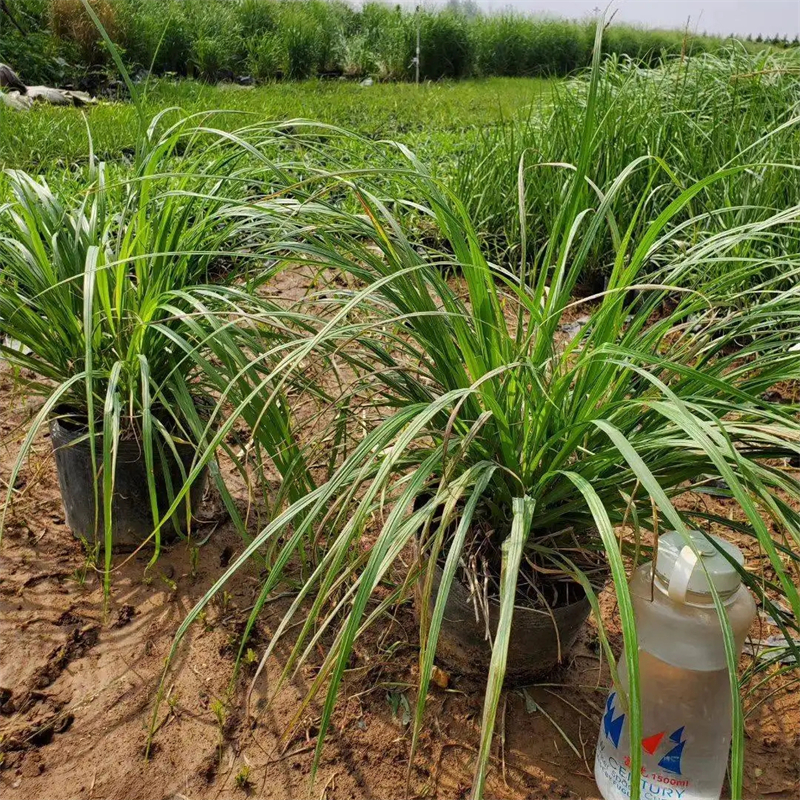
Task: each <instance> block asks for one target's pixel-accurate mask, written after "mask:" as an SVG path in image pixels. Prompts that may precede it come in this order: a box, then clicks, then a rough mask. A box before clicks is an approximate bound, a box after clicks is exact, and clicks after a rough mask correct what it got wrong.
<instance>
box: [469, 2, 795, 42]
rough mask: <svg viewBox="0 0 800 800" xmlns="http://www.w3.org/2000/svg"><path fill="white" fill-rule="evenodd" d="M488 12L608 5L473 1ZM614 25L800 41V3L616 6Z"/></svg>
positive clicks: (567, 12) (576, 12)
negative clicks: (776, 35) (772, 37)
mask: <svg viewBox="0 0 800 800" xmlns="http://www.w3.org/2000/svg"><path fill="white" fill-rule="evenodd" d="M477 2H478V5H479V6H480V7H481V8H483V9H486V10H493V11H500V10H502V9H504V8H513V9H515V10H518V11H524V12H529V13H540V14H541V13H547V14H553V15H556V16H559V17H568V18H576V17H583V16H586V15H589V14H591V13H592V11H593V9H595V8H598V7H599V8H601V9H602V8H603V7H604V6H605V5H606V3H607V0H477ZM613 8H616V9H618V11H617V15H616V17H615V20H619V21H624V22H632V23H636V24H640V25H645V26H647V27H651V28H684V27H685V26H686V21H687V19H688V20H689V26H690V28H691V29H692V30H695V31H697V32H698V33H702V32H703V31H707V32H708V33H716V34H721V35H723V36H726V35H727V34H729V33H733V34H735V35H737V36H746V35H747V34H748V33H751V34H753V36H755V35H756V34H759V33H761V34H762V35H765V36H766V35H769V36H775V34H779V35H780V36H784V35H786V36H788V37H789V38H790V39H792V38H794V37H795V36H798V35H800V0H616V2H614V3H613V4H612V9H613Z"/></svg>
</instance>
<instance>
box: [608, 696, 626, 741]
mask: <svg viewBox="0 0 800 800" xmlns="http://www.w3.org/2000/svg"><path fill="white" fill-rule="evenodd" d="M616 696H617V693H616V692H611V694H610V695H609V696H608V700H606V713H605V716H604V717H603V730H604V731H605V734H606V737H608V738H609V739H611V741H612V742H613V743H614V747H619V737H620V736H621V735H622V723H623V722H625V715H624V714H620V715H619V716H618V717H616V719H615V718H614V698H615V697H616Z"/></svg>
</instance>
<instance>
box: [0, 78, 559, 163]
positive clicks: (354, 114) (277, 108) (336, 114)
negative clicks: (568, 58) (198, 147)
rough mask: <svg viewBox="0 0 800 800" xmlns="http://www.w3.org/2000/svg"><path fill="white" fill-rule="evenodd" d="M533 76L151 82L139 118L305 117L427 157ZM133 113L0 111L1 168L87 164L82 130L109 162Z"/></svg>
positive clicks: (533, 98)
mask: <svg viewBox="0 0 800 800" xmlns="http://www.w3.org/2000/svg"><path fill="white" fill-rule="evenodd" d="M549 86H550V82H549V81H547V80H544V79H538V78H491V79H487V80H475V81H461V82H457V83H435V84H424V85H422V86H420V87H417V86H414V85H413V84H407V83H387V84H376V85H374V86H371V87H362V86H360V85H358V84H357V83H353V82H346V81H316V80H315V81H307V82H304V83H280V84H269V85H263V86H258V87H255V88H243V87H239V86H231V85H224V84H221V85H216V86H211V85H208V84H204V83H200V82H197V81H190V80H185V81H180V82H169V81H156V82H154V83H152V84H151V85H150V87H149V89H148V91H147V96H146V99H145V108H146V114H147V116H148V117H151V116H152V115H154V114H156V113H157V112H158V111H160V110H161V109H165V108H170V107H179V108H181V109H183V110H184V111H185V112H188V113H195V112H202V111H209V110H212V109H217V110H219V109H222V110H226V111H233V112H241V113H232V114H223V115H217V116H216V117H215V125H216V126H218V127H225V128H227V129H234V128H238V127H242V126H243V125H247V124H248V122H249V121H265V120H286V119H293V118H306V119H313V120H317V121H320V122H326V123H331V124H334V125H339V126H342V127H345V128H350V129H352V130H356V131H358V132H359V133H362V134H364V135H366V136H370V137H373V138H398V139H401V140H403V141H404V142H406V143H408V144H409V145H411V146H412V147H414V148H415V149H416V150H417V151H418V152H419V153H420V155H422V156H423V157H426V156H427V157H428V158H435V157H436V156H437V155H441V154H442V153H446V152H448V151H450V150H452V149H458V144H459V137H461V141H462V142H463V137H464V136H465V135H466V134H468V133H469V132H470V131H480V130H483V129H485V128H486V127H487V126H491V125H494V124H496V123H498V122H500V121H502V120H503V119H506V118H508V117H509V116H510V115H513V114H515V113H518V112H520V111H523V112H524V111H525V109H526V107H527V106H529V105H531V104H535V103H537V102H539V101H540V100H541V99H542V97H543V96H546V95H547V94H548V93H549V92H548V87H549ZM136 124H137V123H136V113H135V109H134V108H133V106H132V105H130V104H128V103H102V104H100V105H98V106H95V107H92V108H89V109H88V110H86V111H82V110H79V109H64V108H53V107H44V106H37V107H36V108H34V109H33V110H31V111H30V112H27V113H20V112H13V111H9V110H8V109H5V108H3V107H0V164H1V165H2V166H3V167H4V168H13V169H24V170H27V171H29V172H33V173H47V174H53V173H54V172H55V173H59V172H60V171H61V170H63V169H65V168H66V169H69V168H70V167H71V166H73V165H80V164H82V163H84V162H86V161H87V159H88V153H89V140H88V131H87V128H88V129H90V130H91V135H92V140H93V143H94V149H95V153H96V154H97V156H98V157H100V158H102V159H104V160H107V161H115V160H118V159H120V158H121V157H123V156H124V154H125V153H126V152H128V151H130V149H131V148H133V146H134V141H135V136H136Z"/></svg>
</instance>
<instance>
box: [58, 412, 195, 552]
mask: <svg viewBox="0 0 800 800" xmlns="http://www.w3.org/2000/svg"><path fill="white" fill-rule="evenodd" d="M85 436H86V429H85V428H84V427H82V426H81V425H80V424H73V423H72V422H71V421H70V420H69V418H68V417H65V416H64V415H63V413H62V415H60V416H59V418H57V419H52V420H51V422H50V439H51V441H52V445H53V453H54V455H55V459H56V470H57V472H58V485H59V487H60V489H61V499H62V501H63V503H64V511H65V514H66V520H67V525H69V527H70V529H71V530H72V532H73V533H74V534H75V536H76V537H77V538H83V539H86V540H87V541H88V542H90V543H94V542H95V500H94V475H93V473H92V457H91V451H90V444H89V440H88V439H86V438H83V439H82V441H78V440H79V439H81V438H82V437H85ZM95 442H96V447H97V460H98V468H100V467H101V465H102V437H100V436H97V437H96V438H95ZM176 449H177V451H178V455H179V457H180V460H181V462H182V464H183V467H184V470H185V471H186V473H187V474H188V472H189V471H190V469H191V464H192V460H193V459H194V456H195V452H196V450H195V448H194V447H193V446H192V445H188V444H178V445H176ZM154 462H155V463H154V468H155V473H156V474H155V479H156V496H157V500H158V511H159V514H161V515H162V516H163V515H164V514H165V513H166V512H167V511H168V510H169V507H170V505H171V504H172V501H171V499H170V497H169V491H168V489H167V481H166V480H165V475H167V474H168V475H169V478H170V481H171V484H172V488H173V491H178V490H179V489H180V487H181V486H183V478H182V476H181V471H180V467H179V465H178V462H177V461H176V459H175V456H174V455H173V454H172V453H171V452H169V453H168V454H167V455H166V456H165V457H164V459H163V460H162V459H161V458H160V457H159V454H158V452H157V450H156V452H154ZM164 462H166V464H165V463H164ZM206 481H207V471H206V470H203V472H202V474H201V475H199V476H198V478H197V480H195V482H194V483H193V484H192V487H191V489H190V490H189V503H190V507H191V509H192V511H193V512H194V511H196V510H197V509H198V508H199V507H200V504H201V502H202V500H203V493H204V492H205V486H206ZM98 501H99V505H100V508H99V514H98V517H99V518H98V520H97V526H96V530H97V538H98V539H99V542H100V544H101V546H102V544H103V541H104V533H103V532H104V522H103V484H102V479H101V480H100V483H99V484H98ZM111 525H112V543H113V544H112V548H113V549H114V550H133V549H136V548H137V547H139V546H140V545H141V544H142V542H144V541H145V540H146V539H147V538H148V537H150V535H151V534H152V532H153V517H152V513H151V510H150V494H149V491H148V488H147V470H146V466H145V459H144V451H143V450H142V447H141V444H140V443H139V442H135V441H120V442H119V445H118V451H117V468H116V475H115V480H114V497H113V500H112V503H111ZM176 528H180V529H181V531H183V532H185V531H186V507H185V505H184V504H181V506H180V507H179V509H178V511H176V512H175V514H173V516H172V519H171V520H170V521H169V522H168V523H167V524H165V525H164V526H162V528H161V540H162V542H163V541H170V540H172V541H174V540H175V539H176V538H178V532H177V530H176Z"/></svg>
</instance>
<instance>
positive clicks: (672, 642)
mask: <svg viewBox="0 0 800 800" xmlns="http://www.w3.org/2000/svg"><path fill="white" fill-rule="evenodd" d="M691 538H692V541H693V543H694V546H695V549H696V551H697V553H699V557H700V559H702V562H703V565H704V566H705V568H706V570H707V572H708V575H706V572H705V571H704V570H703V567H702V566H701V565H700V560H699V559H698V556H697V554H696V553H695V550H693V549H692V548H691V547H689V546H688V545H687V544H686V540H685V538H684V537H683V536H682V535H681V534H679V533H677V532H671V533H667V534H665V535H664V536H662V537H661V538H660V539H659V542H658V555H657V559H656V568H655V576H653V564H652V562H648V563H647V564H643V565H642V566H641V567H639V569H637V570H636V572H635V573H634V575H633V578H632V579H631V583H630V590H631V600H632V603H633V610H634V614H635V617H636V631H637V634H638V639H639V677H640V688H641V705H642V742H641V754H642V772H641V778H640V781H641V793H640V797H641V798H642V800H718V798H719V796H720V794H721V792H722V783H723V780H724V778H725V769H726V766H727V763H728V751H729V748H730V742H731V696H730V678H729V675H728V670H727V667H726V663H725V650H724V644H723V638H722V626H721V625H720V620H719V618H718V616H717V611H716V608H715V607H714V601H713V598H712V596H711V592H710V588H709V580H711V581H713V584H714V586H715V587H716V589H717V591H718V592H719V594H720V597H721V598H722V600H723V603H724V606H725V611H726V612H727V615H728V619H729V620H730V624H731V628H732V630H733V635H734V638H735V642H736V648H737V653H738V654H741V652H742V647H743V646H744V640H745V638H746V636H747V632H748V631H749V629H750V626H751V624H752V623H753V619H754V618H755V614H756V606H755V602H754V601H753V598H752V597H751V595H750V593H749V592H748V591H747V589H746V588H745V587H744V586H742V585H741V579H740V576H739V573H738V572H737V571H736V570H735V568H734V567H733V566H732V565H731V563H730V562H729V561H728V560H727V559H726V558H725V557H724V556H723V555H721V554H720V553H719V552H718V551H717V549H716V548H715V547H714V546H713V545H712V544H711V543H710V542H709V541H708V539H707V538H706V537H705V536H704V535H703V534H701V533H697V532H694V533H692V534H691ZM711 538H713V539H714V541H715V542H716V543H717V545H718V546H719V547H720V548H722V549H723V550H724V551H725V552H726V553H728V554H729V556H730V557H732V558H733V559H735V560H736V562H738V563H739V564H742V563H743V562H744V559H743V557H742V554H741V552H740V551H739V550H738V549H737V548H736V547H734V546H733V545H731V544H728V543H727V542H724V541H723V540H722V539H719V538H717V537H711ZM619 678H620V682H621V684H622V689H623V691H624V692H625V693H627V689H628V676H627V670H626V668H625V654H624V653H623V654H622V658H620V662H619ZM630 754H631V749H630V727H629V714H628V711H627V709H626V708H625V707H624V703H623V701H622V698H621V697H620V695H619V693H618V692H616V691H614V690H612V692H611V694H610V695H609V697H608V700H607V701H606V707H605V714H604V715H603V720H602V722H601V724H600V737H599V740H598V743H597V754H596V757H595V767H594V774H595V780H596V781H597V786H598V788H599V789H600V793H601V794H602V795H603V797H604V798H605V800H627V798H629V797H630V793H631V774H630V763H631V759H630Z"/></svg>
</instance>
